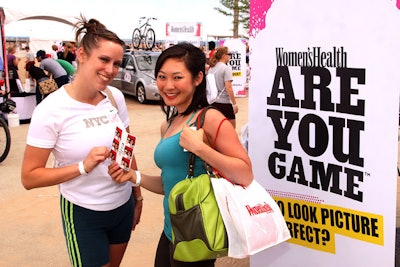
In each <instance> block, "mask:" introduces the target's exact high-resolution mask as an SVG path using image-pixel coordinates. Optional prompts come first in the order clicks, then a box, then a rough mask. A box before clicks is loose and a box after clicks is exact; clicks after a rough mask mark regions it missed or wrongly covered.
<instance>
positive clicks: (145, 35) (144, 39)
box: [132, 17, 157, 50]
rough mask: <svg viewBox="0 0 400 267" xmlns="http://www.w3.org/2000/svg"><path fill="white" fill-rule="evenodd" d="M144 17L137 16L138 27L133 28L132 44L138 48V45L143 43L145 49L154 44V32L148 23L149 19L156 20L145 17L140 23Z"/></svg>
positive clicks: (150, 47)
mask: <svg viewBox="0 0 400 267" xmlns="http://www.w3.org/2000/svg"><path fill="white" fill-rule="evenodd" d="M143 19H146V17H141V18H139V27H137V28H135V29H134V30H133V34H132V44H133V47H134V48H135V49H139V48H140V45H141V44H142V43H144V45H145V48H146V49H147V50H151V49H153V47H154V46H155V44H156V33H155V32H154V30H153V28H151V25H150V23H149V21H150V20H157V18H147V19H146V22H145V23H143V24H141V22H142V20H143Z"/></svg>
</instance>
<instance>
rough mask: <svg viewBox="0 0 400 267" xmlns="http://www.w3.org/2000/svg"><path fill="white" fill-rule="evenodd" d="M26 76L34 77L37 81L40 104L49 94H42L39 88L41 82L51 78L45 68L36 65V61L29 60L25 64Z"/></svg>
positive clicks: (28, 77)
mask: <svg viewBox="0 0 400 267" xmlns="http://www.w3.org/2000/svg"><path fill="white" fill-rule="evenodd" d="M25 69H26V78H27V79H32V80H33V82H35V83H36V86H35V87H36V105H38V104H39V103H40V102H41V101H42V100H43V99H44V98H45V97H47V96H48V95H42V94H41V93H40V90H39V83H40V82H41V81H44V80H47V79H49V76H47V75H46V73H45V72H44V70H42V69H41V68H39V67H36V66H35V61H29V62H27V63H26V65H25Z"/></svg>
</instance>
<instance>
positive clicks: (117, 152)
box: [110, 127, 136, 170]
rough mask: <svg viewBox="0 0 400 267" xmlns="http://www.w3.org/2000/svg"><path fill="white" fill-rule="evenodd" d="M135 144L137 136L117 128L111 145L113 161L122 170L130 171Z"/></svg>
mask: <svg viewBox="0 0 400 267" xmlns="http://www.w3.org/2000/svg"><path fill="white" fill-rule="evenodd" d="M135 143H136V137H135V136H133V135H132V134H130V133H128V132H127V131H126V130H125V129H121V128H119V127H117V128H116V129H115V135H114V139H113V142H112V145H111V155H110V158H111V160H112V161H116V162H117V163H118V164H119V166H120V167H121V168H122V169H124V170H129V169H130V167H131V165H132V157H133V149H134V147H135Z"/></svg>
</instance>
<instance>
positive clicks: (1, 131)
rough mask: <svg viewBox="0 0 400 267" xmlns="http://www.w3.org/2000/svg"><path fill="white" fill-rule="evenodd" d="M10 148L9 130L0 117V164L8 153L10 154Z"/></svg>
mask: <svg viewBox="0 0 400 267" xmlns="http://www.w3.org/2000/svg"><path fill="white" fill-rule="evenodd" d="M10 146H11V135H10V130H9V129H8V125H7V123H6V122H5V120H4V119H3V118H1V117H0V162H2V161H3V160H5V159H6V157H7V155H8V152H10Z"/></svg>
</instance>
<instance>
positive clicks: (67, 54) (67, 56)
mask: <svg viewBox="0 0 400 267" xmlns="http://www.w3.org/2000/svg"><path fill="white" fill-rule="evenodd" d="M72 49H73V45H72V44H71V43H67V44H66V45H65V46H64V51H60V52H58V53H57V57H58V59H63V60H66V61H68V62H69V63H70V64H72V62H73V61H75V55H74V53H73V52H72Z"/></svg>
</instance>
